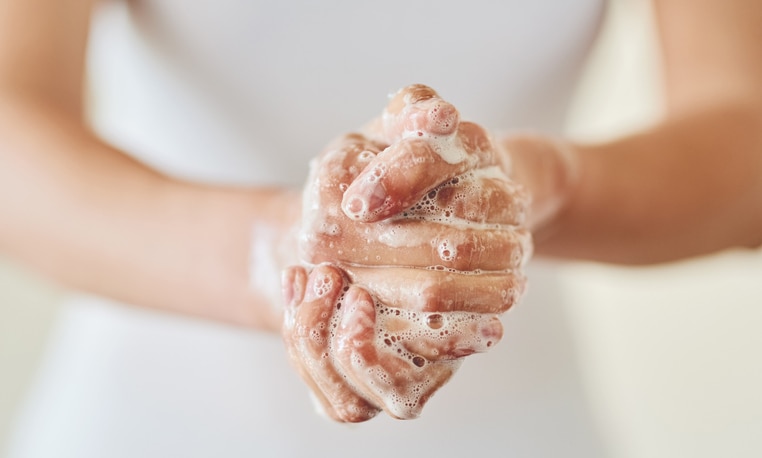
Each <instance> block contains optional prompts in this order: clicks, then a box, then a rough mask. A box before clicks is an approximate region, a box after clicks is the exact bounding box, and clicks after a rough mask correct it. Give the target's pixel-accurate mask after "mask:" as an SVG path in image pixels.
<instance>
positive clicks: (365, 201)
mask: <svg viewBox="0 0 762 458" xmlns="http://www.w3.org/2000/svg"><path fill="white" fill-rule="evenodd" d="M387 199H388V196H387V194H386V188H384V185H383V184H382V183H379V182H368V181H366V182H364V183H360V184H358V185H357V186H356V190H354V191H352V192H348V193H347V194H345V203H344V206H343V207H344V213H346V215H347V216H349V217H350V218H355V219H366V218H368V217H369V216H371V215H374V214H376V213H379V212H380V211H381V209H383V207H384V206H385V205H386V202H387Z"/></svg>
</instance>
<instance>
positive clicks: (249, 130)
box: [10, 0, 604, 458]
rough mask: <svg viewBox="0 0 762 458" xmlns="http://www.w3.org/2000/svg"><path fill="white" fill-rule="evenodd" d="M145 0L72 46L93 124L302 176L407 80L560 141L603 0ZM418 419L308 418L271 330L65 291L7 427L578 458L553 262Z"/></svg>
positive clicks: (283, 181)
mask: <svg viewBox="0 0 762 458" xmlns="http://www.w3.org/2000/svg"><path fill="white" fill-rule="evenodd" d="M294 3H295V2H280V3H276V2H265V1H253V0H252V1H243V0H221V1H216V2H187V1H184V0H142V1H133V2H128V3H122V2H112V3H108V4H105V5H104V6H103V8H101V9H100V10H99V11H98V14H97V15H96V16H95V20H94V27H93V33H92V40H91V41H92V47H91V53H90V59H89V72H88V74H89V77H90V88H91V91H90V94H91V100H90V102H91V103H90V106H91V113H92V123H93V125H94V127H95V128H96V130H97V131H98V132H99V133H100V134H101V135H102V136H103V137H104V138H106V139H107V140H109V141H111V142H113V143H114V144H116V145H117V146H120V147H122V148H124V149H125V150H126V151H129V152H131V153H133V154H135V156H136V157H138V158H139V159H140V160H142V161H144V162H146V163H148V164H150V165H151V166H153V167H155V168H157V169H160V170H162V171H164V172H166V173H169V174H173V175H176V176H182V177H185V178H189V179H194V180H201V181H207V182H217V183H236V184H249V185H258V184H279V185H301V184H302V183H303V181H304V179H305V177H306V171H307V161H308V160H309V159H310V158H312V157H313V156H315V155H316V154H317V153H318V152H319V151H320V149H321V148H322V146H323V145H324V144H326V143H327V142H328V141H329V140H330V139H331V138H332V137H333V136H335V135H337V134H339V133H342V132H346V131H349V130H352V129H355V128H356V127H358V126H359V125H360V124H362V123H363V122H364V121H365V120H367V119H370V118H371V117H373V116H374V115H376V114H377V113H378V112H379V111H380V110H381V108H383V106H384V104H385V103H386V97H385V96H386V95H387V94H388V93H390V92H392V91H395V90H396V89H398V88H399V87H401V86H404V85H407V84H410V83H424V84H428V85H430V86H432V87H434V88H435V89H436V90H437V91H438V92H439V93H440V94H441V95H442V96H443V97H445V98H446V99H448V100H450V101H452V102H453V103H454V104H455V105H456V106H458V107H459V109H460V111H461V114H462V116H463V118H464V119H471V120H474V121H477V122H480V123H482V124H485V125H486V126H488V127H490V128H496V129H522V128H531V129H537V130H541V131H544V132H551V133H558V132H559V131H560V129H561V126H562V123H563V120H564V115H565V109H566V105H567V102H568V100H569V98H570V95H571V91H572V89H573V87H574V86H575V83H576V77H577V74H578V71H579V70H580V68H581V65H582V63H583V61H584V58H585V56H586V54H587V52H588V50H589V48H590V45H591V44H592V41H593V39H594V38H595V35H596V32H597V30H598V28H599V22H600V19H601V14H602V10H603V4H602V0H552V1H550V0H549V1H543V2H531V1H527V0H523V1H519V0H503V1H498V0H494V1H489V0H472V1H470V2H450V1H445V2H433V1H430V2H411V1H405V0H391V1H384V2H376V3H373V4H366V3H365V2H358V1H355V2H350V1H336V0H332V1H323V2H306V1H304V2H297V3H298V5H294ZM530 282H531V286H530V293H529V295H528V297H527V298H526V300H525V301H524V302H523V303H522V304H521V305H520V306H518V307H516V308H514V309H513V310H511V311H510V312H509V313H508V314H507V315H506V316H505V317H504V320H503V322H504V324H505V328H506V332H505V338H504V341H503V342H502V343H501V344H500V345H498V346H497V348H495V349H494V350H493V351H492V352H490V353H488V354H486V355H477V356H474V357H470V358H468V359H467V361H466V362H465V363H464V365H463V367H462V369H461V370H460V372H459V373H458V374H456V376H455V377H454V378H453V380H452V381H451V382H450V383H449V384H448V385H447V386H445V387H444V388H443V389H442V390H441V391H440V392H439V393H437V395H436V396H435V397H434V398H433V399H432V400H431V402H430V403H429V405H428V406H427V408H426V409H425V410H424V412H423V416H422V418H420V419H418V420H414V421H395V420H391V419H389V418H387V417H386V416H385V415H381V416H379V417H378V418H376V419H374V420H372V421H370V422H368V423H366V424H361V425H342V424H336V423H332V422H329V421H327V420H324V419H323V418H321V417H319V416H318V415H317V414H315V413H314V411H313V408H312V405H311V402H310V400H309V397H308V395H307V390H306V388H305V386H304V385H303V384H302V382H301V381H300V380H299V378H298V376H297V375H296V373H295V372H294V371H293V370H292V369H291V367H290V366H289V364H288V362H287V360H286V356H285V352H284V349H283V346H282V343H281V342H280V339H279V337H278V336H275V335H264V334H259V333H253V332H245V331H240V330H234V329H230V328H228V327H225V326H221V325H217V324H214V323H205V322H201V321H197V320H193V319H188V318H183V317H176V316H169V315H164V314H160V313H156V312H153V311H148V310H142V309H138V308H132V307H126V306H123V305H119V304H113V303H109V302H108V301H106V300H103V299H98V298H81V299H78V300H75V301H72V303H70V304H68V305H67V307H66V308H65V309H64V313H63V316H62V318H61V321H60V323H59V325H58V327H57V330H56V332H55V333H54V335H53V337H52V338H51V342H50V351H49V352H48V355H47V357H46V359H45V361H44V364H43V367H42V369H41V373H40V377H39V380H38V382H37V383H36V385H35V386H34V387H33V389H32V390H31V393H30V396H29V400H28V402H27V404H26V408H25V410H24V412H23V413H22V415H21V416H20V417H19V419H18V422H17V424H18V427H17V429H16V434H15V436H14V438H13V441H12V446H11V453H10V456H11V457H12V458H19V457H57V458H63V457H77V458H89V457H99V458H100V457H109V458H118V457H162V458H163V457H174V456H177V457H184V458H189V457H210V456H221V457H254V456H256V457H259V456H278V457H284V456H289V457H290V456H293V457H304V456H332V457H343V456H363V457H376V456H378V457H389V456H438V457H449V456H458V457H462V456H468V454H469V453H479V452H492V453H497V454H498V456H512V457H522V456H527V457H540V456H566V457H574V456H579V457H586V458H589V457H595V456H602V455H603V454H604V453H603V447H602V443H601V440H600V438H599V436H598V435H597V433H596V431H595V426H594V425H593V422H592V420H591V418H590V415H589V412H588V409H587V404H586V402H585V393H584V390H583V386H582V383H581V381H580V378H579V375H578V373H577V369H576V366H575V363H574V353H573V349H572V346H571V341H570V336H569V331H568V329H567V327H566V324H565V319H564V316H563V314H562V311H561V308H560V300H561V299H562V298H561V297H559V293H558V292H557V291H555V290H554V288H553V284H554V281H553V272H552V269H549V268H538V267H537V266H533V267H532V268H530Z"/></svg>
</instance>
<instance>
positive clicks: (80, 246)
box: [0, 97, 298, 327]
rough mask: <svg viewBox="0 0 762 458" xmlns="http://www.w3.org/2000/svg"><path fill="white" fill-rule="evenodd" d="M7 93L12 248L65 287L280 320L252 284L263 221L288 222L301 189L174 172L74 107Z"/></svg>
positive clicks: (1, 194)
mask: <svg viewBox="0 0 762 458" xmlns="http://www.w3.org/2000/svg"><path fill="white" fill-rule="evenodd" d="M2 100H3V101H4V104H3V105H2V107H1V108H0V158H1V162H2V164H3V167H2V168H0V215H2V223H1V224H0V249H2V251H4V252H6V253H8V254H9V255H11V256H12V257H14V258H16V259H18V260H20V261H21V262H23V263H25V264H28V265H30V266H32V267H33V268H35V269H38V270H40V271H42V272H43V273H44V274H46V275H48V276H50V277H52V278H54V279H55V280H57V281H59V282H62V283H64V284H66V285H70V286H73V287H75V288H78V289H83V290H87V291H90V292H93V293H96V294H101V295H105V296H108V297H112V298H115V299H117V300H120V301H125V302H129V303H135V304H140V305H145V306H149V307H154V308H158V309H162V310H170V311H175V312H181V313H185V314H191V315H197V316H202V317H206V318H211V319H215V320H220V321H225V322H231V323H235V324H239V325H245V326H257V327H262V326H266V325H272V324H273V320H274V319H275V316H274V315H275V314H273V313H271V312H272V310H273V307H272V305H273V304H271V303H269V302H270V301H269V298H268V297H266V295H264V294H261V293H259V292H256V291H255V290H254V288H252V287H251V281H250V271H249V263H250V259H249V258H250V254H251V246H252V243H253V242H254V241H253V240H252V235H253V233H254V231H253V229H254V227H255V226H257V225H260V226H261V225H271V226H277V227H279V228H280V229H281V230H280V231H279V233H283V232H286V231H285V228H286V227H287V226H288V224H289V223H290V222H291V221H294V220H295V213H296V212H298V208H294V209H293V212H291V213H289V211H284V208H289V206H290V205H292V204H293V202H298V201H297V200H296V199H292V198H291V197H290V196H287V193H284V191H278V190H242V189H224V188H215V187H209V186H199V185H193V184H189V183H183V182H179V181H175V180H171V179H169V178H167V177H165V176H162V175H160V174H158V173H156V172H154V171H152V170H150V169H148V168H146V167H145V166H143V165H142V164H140V163H138V162H136V161H134V160H133V159H131V158H129V157H128V156H126V155H125V154H123V153H121V152H119V151H117V150H115V149H114V148H112V147H110V146H108V145H106V144H104V143H103V142H101V141H99V140H98V139H97V138H96V137H94V136H93V135H92V134H91V133H90V132H89V131H88V129H87V128H86V127H85V126H83V125H81V123H79V121H78V120H76V119H73V118H72V117H71V116H68V115H67V114H65V113H64V112H61V111H58V110H56V109H54V108H50V107H46V106H42V105H37V104H36V103H35V102H34V101H32V100H23V99H20V98H17V99H16V100H13V99H12V98H11V97H4V98H3V99H2ZM284 201H287V202H284ZM290 218H292V219H291V220H289V219H290Z"/></svg>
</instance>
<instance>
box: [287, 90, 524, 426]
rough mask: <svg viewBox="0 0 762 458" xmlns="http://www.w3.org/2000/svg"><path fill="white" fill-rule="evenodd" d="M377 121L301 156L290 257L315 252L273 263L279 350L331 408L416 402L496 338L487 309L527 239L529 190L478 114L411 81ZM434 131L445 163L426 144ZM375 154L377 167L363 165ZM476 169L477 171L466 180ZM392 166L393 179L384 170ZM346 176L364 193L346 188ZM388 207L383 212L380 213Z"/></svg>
mask: <svg viewBox="0 0 762 458" xmlns="http://www.w3.org/2000/svg"><path fill="white" fill-rule="evenodd" d="M381 120H382V122H380V123H372V124H371V127H370V128H369V129H367V133H366V135H362V134H349V135H346V136H343V137H340V138H339V139H338V140H337V141H335V142H333V143H332V144H331V145H329V146H328V148H326V150H325V151H324V152H323V153H322V154H321V155H320V156H319V157H318V158H317V159H316V160H315V161H314V162H313V164H312V172H311V174H310V178H309V179H308V183H307V187H306V191H305V200H304V205H303V206H304V216H305V218H304V221H303V224H302V230H301V233H300V245H301V259H302V261H303V262H304V263H305V264H306V265H307V266H313V265H317V264H319V265H317V267H316V268H315V269H314V270H312V272H311V273H309V274H308V273H307V271H306V270H305V269H304V268H303V267H292V268H290V269H288V270H287V271H286V273H285V275H284V290H285V296H286V298H287V306H286V320H285V324H284V327H283V336H284V341H285V342H286V346H287V348H288V350H289V356H290V358H291V361H292V363H293V364H294V366H295V367H296V368H297V370H298V371H299V373H300V374H301V375H302V378H303V379H304V380H305V382H306V383H307V385H308V386H310V388H311V389H312V391H313V393H315V398H316V399H317V401H318V402H319V403H320V404H321V410H322V411H323V412H325V413H326V414H327V415H328V416H329V417H331V418H333V419H334V420H338V421H347V422H358V421H365V420H368V419H370V418H372V417H373V416H374V415H375V414H376V413H377V412H378V411H379V410H384V411H385V412H386V413H388V414H389V415H391V416H392V417H394V418H399V419H410V418H416V417H417V416H418V415H420V413H421V411H422V409H423V408H424V406H425V404H426V402H428V400H429V399H430V398H431V396H432V395H433V394H434V393H435V392H436V391H437V390H438V389H439V388H441V387H442V386H443V385H444V384H445V383H446V382H447V381H448V380H449V379H450V377H452V375H453V374H454V373H455V371H456V370H457V368H458V367H459V366H460V361H461V360H462V359H463V358H464V357H466V356H469V355H471V354H474V353H478V352H484V351H487V350H488V349H489V348H490V347H492V346H494V345H495V344H497V342H498V341H499V340H500V338H501V337H502V333H503V328H502V325H501V323H500V321H499V320H498V318H497V314H499V313H502V312H505V311H506V310H507V309H508V308H510V307H511V306H512V305H513V304H514V303H516V302H517V301H518V299H519V297H520V296H521V293H522V292H523V290H524V284H525V278H524V275H523V273H522V267H523V265H524V264H525V262H526V260H527V259H528V257H529V253H530V252H531V241H530V238H529V233H528V231H527V230H526V229H525V228H524V227H523V223H524V220H525V218H524V216H525V215H526V212H527V209H526V205H527V204H528V202H529V201H528V199H527V197H526V194H525V193H524V192H523V189H521V187H520V186H518V185H516V184H515V183H512V182H511V181H510V180H509V179H508V177H507V175H505V173H503V172H502V170H501V169H500V165H499V163H498V161H497V158H498V150H497V148H496V145H495V144H494V143H493V142H492V141H491V139H490V138H489V137H488V136H487V134H486V132H485V131H484V130H483V129H482V128H481V127H479V126H476V125H475V124H473V123H465V122H460V120H459V115H458V112H457V110H456V109H455V107H454V106H452V105H451V104H449V103H447V102H446V101H444V100H442V99H441V98H440V97H439V96H438V95H437V94H436V92H434V91H433V90H432V89H430V88H428V87H425V86H422V85H414V86H410V87H406V88H404V89H402V90H401V91H399V93H398V94H397V95H396V96H395V97H393V98H392V99H391V100H390V102H389V105H388V106H387V108H386V109H385V110H384V113H383V116H382V118H381ZM373 126H376V127H373ZM411 134H412V136H411ZM442 142H444V143H446V144H447V145H450V148H451V151H450V153H451V154H452V155H453V156H454V157H457V158H459V160H458V161H457V162H452V163H450V162H447V161H445V160H444V158H443V156H440V155H439V154H438V153H437V152H436V148H437V146H438V145H441V144H443V143H442ZM444 157H447V156H444ZM377 161H387V163H388V164H390V166H388V167H386V166H385V167H384V168H383V169H382V170H379V169H375V168H374V167H372V164H374V163H376V162H377ZM392 164H393V165H392ZM485 168H486V169H487V170H489V171H490V175H489V176H488V177H487V178H485V179H480V178H479V176H478V172H479V171H480V170H483V169H485ZM397 170H406V171H407V172H408V173H406V174H405V175H404V177H403V178H404V180H407V181H404V180H403V181H398V180H394V181H389V180H387V178H388V177H390V176H396V175H395V173H396V172H397ZM428 170H434V171H435V173H436V175H434V174H433V173H431V172H428ZM472 173H477V178H474V179H470V178H469V175H470V174H472ZM410 176H414V177H415V179H412V180H411V179H410ZM435 176H436V177H437V178H436V179H435V180H434V181H430V182H429V187H426V188H423V187H421V188H419V189H420V192H417V193H404V194H402V195H401V199H400V200H389V199H384V200H382V201H377V202H374V201H373V200H372V199H373V196H374V195H375V194H377V193H378V192H379V191H377V190H374V189H369V188H380V189H382V190H383V192H387V190H392V189H404V188H409V187H410V184H411V183H414V184H419V183H420V182H421V181H424V180H427V179H432V178H433V177H435ZM443 178H445V179H446V180H448V181H447V182H446V183H445V186H442V185H441V183H440V182H439V180H442V179H443ZM349 183H353V184H352V186H355V185H360V186H361V187H362V189H363V191H364V192H367V195H368V197H369V200H362V201H360V202H358V201H351V200H347V199H346V198H345V197H346V196H345V193H344V190H346V189H347V186H348V184H349ZM352 186H349V189H351V188H352ZM461 195H464V196H465V197H458V196H461ZM422 199H423V203H418V201H421V200H422ZM419 207H425V208H426V210H425V211H424V210H421V209H419ZM498 209H499V210H498ZM510 210H513V211H510ZM390 212H396V213H398V215H397V217H395V218H393V219H388V218H384V217H385V216H386V215H388V214H389V213H390ZM432 217H433V218H434V219H432ZM380 218H384V219H386V221H385V222H377V221H374V219H380ZM390 235H391V236H390ZM399 241H404V246H402V247H399V246H397V245H396V244H397V243H398V242H399ZM432 241H433V243H432ZM445 241H446V242H445ZM390 243H391V244H390ZM444 243H446V245H443V244H444ZM443 246H444V247H445V248H444V249H443V248H442V247H443ZM443 253H445V254H447V253H449V255H443ZM514 254H515V255H514ZM321 263H331V264H330V265H329V264H321ZM339 269H341V270H339ZM448 269H454V270H455V271H450V270H448ZM305 291H306V294H305V293H304V292H305ZM343 292H346V294H343ZM389 307H392V308H393V313H392V312H387V310H390V309H389ZM379 315H382V316H383V317H382V319H380V320H379V319H378V316H379ZM432 316H433V317H434V318H432ZM416 319H420V320H422V322H421V323H420V324H422V325H423V326H421V325H418V326H416V324H415V322H416ZM424 322H425V324H424ZM337 323H339V324H338V325H337ZM411 332H412V334H410V333H411ZM403 400H404V401H403Z"/></svg>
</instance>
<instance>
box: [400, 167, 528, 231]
mask: <svg viewBox="0 0 762 458" xmlns="http://www.w3.org/2000/svg"><path fill="white" fill-rule="evenodd" d="M529 201H530V199H529V195H528V194H527V192H526V191H525V189H524V187H523V186H521V185H519V184H516V183H514V182H512V181H511V180H509V179H508V178H507V177H506V176H505V174H503V173H502V172H501V171H500V169H499V168H497V167H489V168H485V169H478V170H473V171H470V172H467V173H465V174H463V175H460V176H458V177H455V178H453V179H452V180H450V181H448V182H445V183H443V184H440V185H439V186H437V187H436V188H434V189H432V190H431V191H429V192H428V193H427V194H426V195H424V196H423V198H421V200H420V201H418V202H417V203H416V204H415V205H413V206H412V207H410V208H408V209H407V210H405V211H404V212H403V213H402V216H404V217H407V218H417V219H423V220H428V221H437V222H441V223H446V224H450V225H458V224H461V225H462V224H469V223H471V222H474V223H481V224H497V225H504V226H522V225H524V223H525V221H526V215H527V210H528V207H529Z"/></svg>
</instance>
